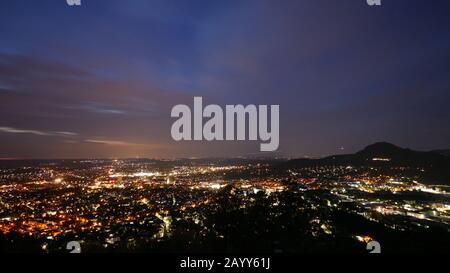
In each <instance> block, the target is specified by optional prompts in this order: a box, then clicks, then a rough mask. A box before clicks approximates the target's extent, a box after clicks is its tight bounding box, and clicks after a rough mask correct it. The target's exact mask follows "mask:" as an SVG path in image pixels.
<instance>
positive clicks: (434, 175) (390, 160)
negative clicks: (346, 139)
mask: <svg viewBox="0 0 450 273" xmlns="http://www.w3.org/2000/svg"><path fill="white" fill-rule="evenodd" d="M326 165H352V166H378V167H382V168H384V167H385V168H386V169H388V168H390V167H397V166H406V167H413V168H423V169H425V170H426V173H424V174H423V175H424V176H427V178H429V179H430V181H432V180H434V181H441V182H442V181H444V183H445V184H450V157H449V156H445V155H442V154H441V153H437V152H436V151H433V152H419V151H414V150H411V149H405V148H401V147H398V146H396V145H394V144H391V143H387V142H378V143H374V144H372V145H369V146H367V147H366V148H364V149H363V150H361V151H359V152H357V153H355V154H346V155H333V156H329V157H325V158H322V159H294V160H290V161H288V162H287V163H286V164H285V166H286V167H288V168H291V167H307V166H326Z"/></svg>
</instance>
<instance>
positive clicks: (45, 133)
mask: <svg viewBox="0 0 450 273" xmlns="http://www.w3.org/2000/svg"><path fill="white" fill-rule="evenodd" d="M0 132H3V133H9V134H31V135H36V136H62V137H68V136H76V135H78V134H77V133H73V132H63V131H58V132H56V131H40V130H28V129H18V128H13V127H0Z"/></svg>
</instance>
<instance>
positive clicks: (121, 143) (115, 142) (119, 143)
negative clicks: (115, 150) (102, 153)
mask: <svg viewBox="0 0 450 273" xmlns="http://www.w3.org/2000/svg"><path fill="white" fill-rule="evenodd" d="M84 141H85V142H88V143H96V144H105V145H112V146H143V145H144V144H137V143H131V142H126V141H118V140H103V139H86V140H84Z"/></svg>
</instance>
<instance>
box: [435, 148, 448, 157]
mask: <svg viewBox="0 0 450 273" xmlns="http://www.w3.org/2000/svg"><path fill="white" fill-rule="evenodd" d="M432 152H433V153H436V154H440V155H444V156H450V149H445V150H434V151H432Z"/></svg>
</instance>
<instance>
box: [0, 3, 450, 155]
mask: <svg viewBox="0 0 450 273" xmlns="http://www.w3.org/2000/svg"><path fill="white" fill-rule="evenodd" d="M194 96H203V100H204V103H205V104H210V103H214V104H219V105H225V104H244V105H245V104H269V105H271V104H279V105H280V149H279V152H280V153H281V154H283V155H289V156H305V155H309V156H323V155H329V154H336V153H350V152H355V151H357V150H359V149H361V148H363V147H364V146H366V145H368V144H371V143H373V142H376V141H389V142H392V143H394V144H397V145H400V146H404V147H410V148H413V149H419V150H431V149H437V148H450V106H449V105H450V104H449V103H450V1H448V0H433V1H429V0H395V1H392V0H390V1H386V0H384V1H383V4H382V6H381V7H370V6H368V5H367V4H366V1H365V0H336V1H330V0H282V1H276V0H270V1H269V0H254V1H251V0H242V1H240V0H233V1H228V0H222V1H219V0H204V1H203V0H180V1H174V0H158V1H155V0H151V1H149V0H127V1H125V0H108V1H100V0H82V6H81V7H69V6H68V5H67V4H66V1H65V0H40V1H29V0H2V1H0V158H86V157H135V156H140V157H190V156H237V155H247V154H254V153H257V152H258V151H259V143H260V142H259V141H253V142H242V141H241V142H211V143H206V142H175V141H173V140H172V138H171V136H170V127H171V125H172V123H173V122H174V119H171V118H170V109H171V108H172V106H174V105H176V104H180V103H185V104H189V105H192V103H193V97H194ZM341 147H342V148H344V149H342V148H341Z"/></svg>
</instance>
